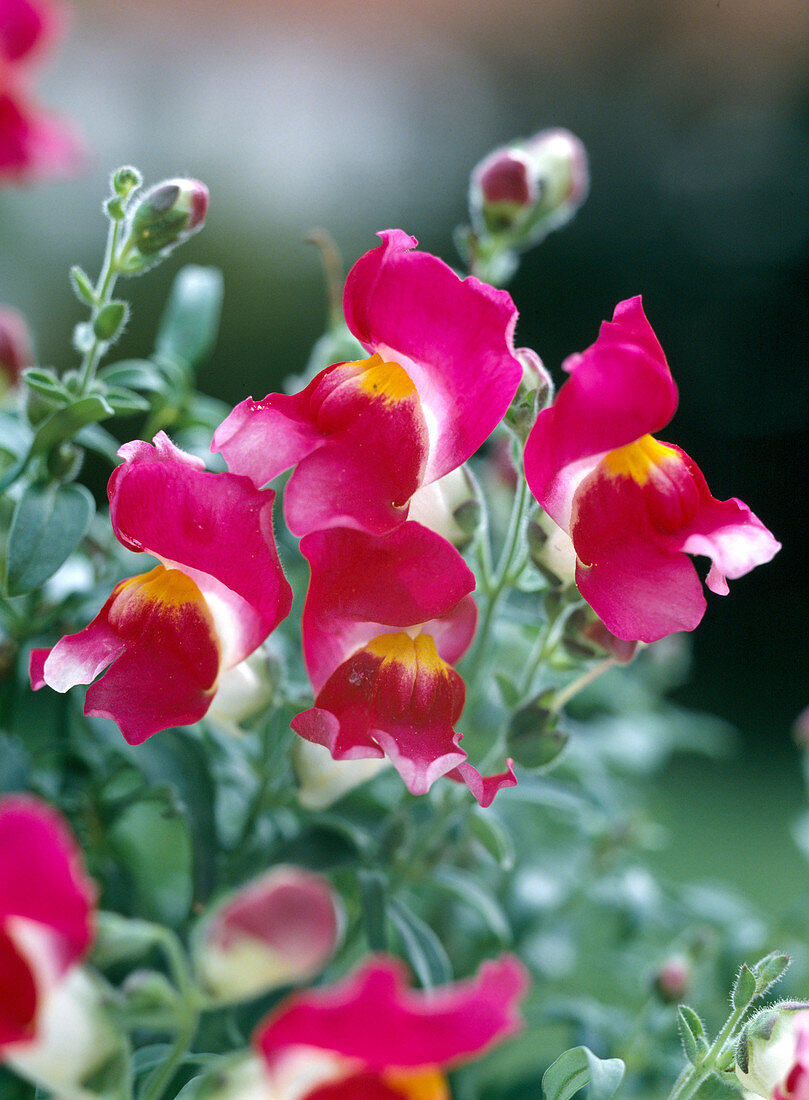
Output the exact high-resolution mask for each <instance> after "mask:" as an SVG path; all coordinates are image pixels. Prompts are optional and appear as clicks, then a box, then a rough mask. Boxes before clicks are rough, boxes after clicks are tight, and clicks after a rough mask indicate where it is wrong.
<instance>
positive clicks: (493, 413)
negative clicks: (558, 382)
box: [343, 229, 522, 482]
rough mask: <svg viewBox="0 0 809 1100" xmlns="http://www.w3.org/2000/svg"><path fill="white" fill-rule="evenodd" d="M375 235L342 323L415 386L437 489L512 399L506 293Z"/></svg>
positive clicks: (510, 313) (514, 371)
mask: <svg viewBox="0 0 809 1100" xmlns="http://www.w3.org/2000/svg"><path fill="white" fill-rule="evenodd" d="M378 235H379V237H380V238H381V239H382V244H381V245H380V246H378V247H377V248H373V249H371V250H370V251H369V252H366V253H365V255H364V256H361V257H360V258H359V260H357V262H356V263H355V264H354V266H353V267H352V269H351V271H350V272H349V274H348V278H347V279H346V284H345V292H344V295H343V306H344V309H345V318H346V323H347V324H348V327H349V328H350V329H351V331H352V333H353V334H354V335H355V336H356V337H357V339H358V340H359V341H360V343H361V344H362V345H363V346H364V347H365V348H367V349H368V350H369V351H372V352H378V353H379V354H380V355H381V356H382V357H383V358H384V359H390V360H391V361H393V362H395V363H398V364H399V365H400V366H401V367H403V368H404V369H405V371H406V372H407V374H408V375H409V376H410V377H411V378H412V379H413V381H414V383H415V384H416V389H417V390H418V394H419V398H420V400H421V403H422V406H423V407H424V410H425V415H426V418H427V426H428V429H429V433H430V455H429V458H428V460H427V466H426V469H425V472H424V481H425V482H430V481H435V480H436V479H437V478H439V477H442V476H443V475H444V474H446V473H449V471H450V470H454V469H455V467H456V466H460V465H461V463H462V462H465V461H466V459H468V458H469V457H470V455H472V454H474V452H475V451H476V450H477V449H478V447H479V446H480V445H481V443H483V441H484V440H485V439H487V438H488V437H489V435H490V434H491V433H492V431H493V430H494V428H495V427H496V426H497V425H498V424H499V422H500V421H501V420H502V418H503V416H504V415H505V412H506V409H507V408H508V406H509V404H510V403H511V400H512V398H513V397H514V394H515V393H516V391H517V386H518V385H519V382H520V378H521V377H522V367H521V366H520V363H519V360H518V359H517V358H516V357H515V355H514V347H513V334H514V327H515V325H516V322H517V309H516V307H515V305H514V303H513V301H512V299H511V296H510V295H509V294H508V293H507V292H506V291H504V290H495V289H493V288H492V287H490V286H488V285H487V284H485V283H481V282H480V281H479V280H478V279H475V278H473V277H470V278H467V279H460V278H459V277H458V276H457V275H456V274H455V272H454V271H453V270H452V268H450V267H448V266H447V265H446V264H445V263H444V262H443V261H442V260H439V259H438V258H437V257H436V256H431V255H430V254H429V253H427V252H415V251H412V250H413V249H414V248H415V247H416V244H417V241H416V239H415V238H414V237H410V236H408V234H407V233H404V232H402V230H401V229H389V230H385V231H383V232H381V233H379V234H378Z"/></svg>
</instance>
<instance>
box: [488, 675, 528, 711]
mask: <svg viewBox="0 0 809 1100" xmlns="http://www.w3.org/2000/svg"><path fill="white" fill-rule="evenodd" d="M494 678H495V680H496V681H497V686H498V688H499V689H500V698H501V699H502V700H503V703H504V704H505V705H506V706H507V707H516V705H517V704H518V703H519V702H520V700H521V699H522V693H521V691H520V689H519V688H518V687H517V685H516V684H515V683H514V681H513V680H512V679H511V677H510V676H509V675H507V674H506V673H505V672H495V674H494Z"/></svg>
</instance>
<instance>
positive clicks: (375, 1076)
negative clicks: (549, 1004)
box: [253, 956, 527, 1100]
mask: <svg viewBox="0 0 809 1100" xmlns="http://www.w3.org/2000/svg"><path fill="white" fill-rule="evenodd" d="M526 987H527V976H526V973H525V970H524V969H523V967H522V965H521V964H520V963H519V962H518V961H517V960H516V959H515V958H513V957H511V956H503V957H502V958H500V959H498V960H495V961H491V962H485V963H484V964H483V965H482V966H481V968H480V971H479V972H478V974H477V976H476V977H474V978H472V979H469V980H467V981H463V982H456V983H455V984H453V985H449V986H445V987H443V988H441V989H437V990H434V991H432V992H429V993H427V992H416V991H413V990H410V989H408V988H407V986H406V984H405V976H404V970H403V967H402V965H401V963H400V962H399V961H398V960H396V959H391V958H386V957H384V956H378V957H377V958H374V959H371V960H369V961H368V962H366V963H365V964H364V965H363V966H361V967H360V968H359V969H358V970H356V971H355V972H354V973H353V974H352V975H350V976H349V977H347V978H345V979H344V980H343V981H341V982H339V983H338V984H336V985H333V986H331V987H330V988H326V989H318V990H312V991H309V992H305V993H298V994H293V995H292V996H291V997H289V998H288V999H287V1000H286V1001H285V1002H283V1003H282V1004H281V1005H280V1006H279V1007H278V1008H277V1009H276V1010H275V1011H274V1012H273V1013H272V1014H271V1015H270V1016H269V1018H268V1019H267V1020H266V1021H265V1022H264V1023H263V1024H262V1025H260V1026H259V1028H258V1031H257V1032H256V1034H255V1036H254V1039H253V1043H254V1046H255V1047H256V1048H257V1049H258V1051H259V1052H260V1053H261V1055H262V1056H263V1058H264V1060H265V1063H266V1067H267V1069H268V1071H269V1080H270V1082H271V1083H272V1086H273V1087H274V1091H273V1089H271V1091H272V1095H277V1096H279V1097H283V1098H284V1100H449V1095H450V1094H449V1088H448V1086H447V1083H446V1078H445V1076H444V1072H443V1071H444V1069H446V1068H448V1067H451V1066H455V1065H457V1064H458V1063H459V1062H462V1061H465V1060H469V1059H470V1058H473V1057H474V1056H476V1055H478V1054H480V1053H482V1052H483V1051H485V1050H486V1049H488V1048H489V1047H491V1046H492V1045H494V1044H495V1043H499V1042H502V1041H503V1040H504V1039H506V1038H507V1037H508V1036H510V1035H513V1034H514V1033H515V1032H516V1031H518V1030H519V1029H520V1027H521V1026H522V1024H521V1020H520V1017H519V1014H518V1012H517V1003H518V1001H519V1000H520V998H521V997H522V996H523V995H524V994H525V992H526Z"/></svg>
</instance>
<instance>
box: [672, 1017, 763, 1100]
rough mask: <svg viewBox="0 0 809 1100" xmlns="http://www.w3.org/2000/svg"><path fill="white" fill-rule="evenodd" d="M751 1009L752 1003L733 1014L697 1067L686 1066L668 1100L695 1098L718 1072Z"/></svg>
mask: <svg viewBox="0 0 809 1100" xmlns="http://www.w3.org/2000/svg"><path fill="white" fill-rule="evenodd" d="M749 1007H750V1002H749V1001H747V1002H746V1003H744V1004H741V1005H739V1007H738V1008H735V1009H734V1010H733V1012H731V1014H730V1016H728V1018H727V1020H726V1021H725V1025H724V1027H723V1028H722V1030H721V1031H720V1032H719V1034H718V1035H717V1037H716V1038H715V1039H714V1041H713V1043H712V1044H711V1046H710V1048H709V1049H708V1050H707V1051H706V1052H705V1054H704V1055H703V1057H702V1058H701V1059H700V1061H699V1062H698V1063H697V1065H695V1066H686V1067H685V1069H684V1070H683V1072H682V1073H681V1074H680V1076H679V1077H678V1078H677V1080H676V1081H675V1082H674V1088H673V1089H672V1090H671V1092H670V1094H669V1097H668V1100H688V1098H689V1097H690V1096H693V1095H694V1093H695V1092H696V1091H697V1089H698V1088H699V1087H700V1085H701V1084H702V1083H703V1081H706V1080H707V1079H708V1078H709V1077H710V1076H711V1074H712V1073H715V1072H717V1069H716V1065H717V1062H718V1061H719V1059H720V1057H721V1056H722V1055H723V1054H724V1053H725V1051H726V1048H727V1047H728V1045H729V1043H730V1040H731V1038H732V1037H733V1033H734V1031H735V1030H736V1025H737V1024H738V1023H739V1021H740V1020H741V1019H742V1017H743V1016H744V1014H745V1013H746V1012H747V1010H748V1008H749Z"/></svg>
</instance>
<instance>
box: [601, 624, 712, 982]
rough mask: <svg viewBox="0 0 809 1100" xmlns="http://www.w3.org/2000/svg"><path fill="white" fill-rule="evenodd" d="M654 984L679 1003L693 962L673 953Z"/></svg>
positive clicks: (661, 968)
mask: <svg viewBox="0 0 809 1100" xmlns="http://www.w3.org/2000/svg"><path fill="white" fill-rule="evenodd" d="M605 629H606V628H605ZM653 985H654V988H655V992H656V993H657V995H658V996H659V997H660V999H661V1000H663V1001H665V1002H666V1003H667V1004H679V1002H680V1001H682V1000H683V998H684V997H685V996H686V994H687V993H688V989H689V987H690V985H691V964H690V962H689V961H688V959H687V958H686V957H685V955H671V956H670V957H669V958H668V959H666V961H665V962H664V963H663V965H662V966H661V967H660V969H659V970H658V971H657V973H656V974H655V976H654V981H653Z"/></svg>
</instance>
